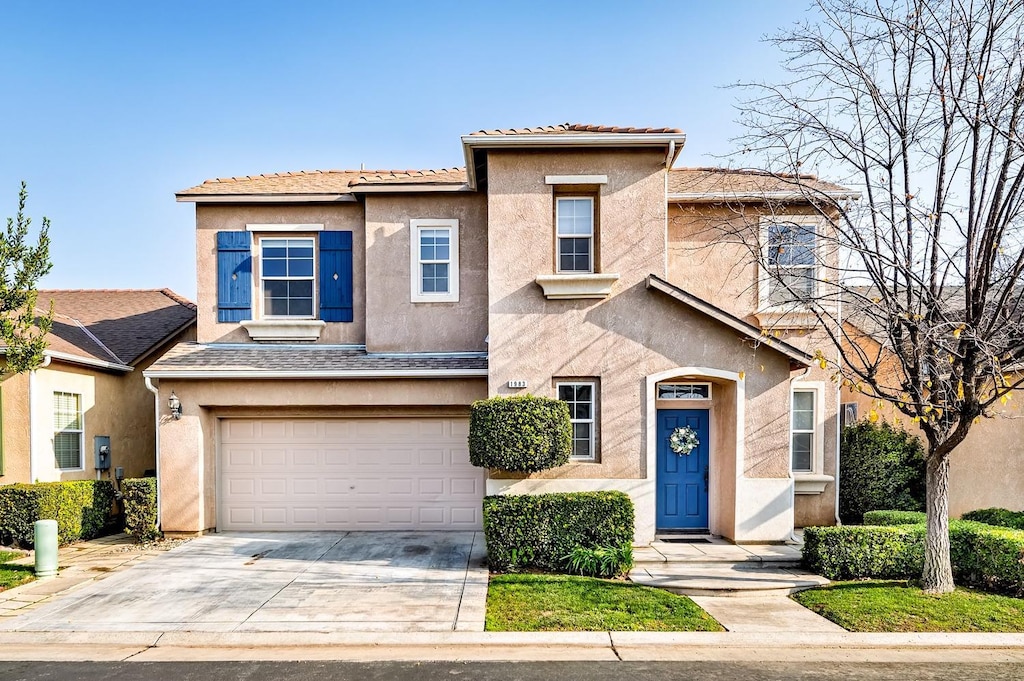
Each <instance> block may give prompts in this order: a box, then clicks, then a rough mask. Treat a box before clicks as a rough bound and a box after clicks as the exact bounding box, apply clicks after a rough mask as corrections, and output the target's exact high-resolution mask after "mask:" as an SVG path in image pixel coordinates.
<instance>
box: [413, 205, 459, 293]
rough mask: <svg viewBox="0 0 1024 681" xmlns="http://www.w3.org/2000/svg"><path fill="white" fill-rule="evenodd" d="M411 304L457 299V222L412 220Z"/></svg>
mask: <svg viewBox="0 0 1024 681" xmlns="http://www.w3.org/2000/svg"><path fill="white" fill-rule="evenodd" d="M410 227H411V232H412V234H411V236H412V239H411V246H412V249H411V253H410V269H411V272H412V282H411V283H412V290H411V294H412V302H414V303H454V302H458V300H459V221H458V220H426V219H423V220H412V221H411V222H410Z"/></svg>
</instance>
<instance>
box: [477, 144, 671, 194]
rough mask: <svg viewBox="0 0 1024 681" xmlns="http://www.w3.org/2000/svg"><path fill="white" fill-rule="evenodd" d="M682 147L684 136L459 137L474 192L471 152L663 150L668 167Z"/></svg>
mask: <svg viewBox="0 0 1024 681" xmlns="http://www.w3.org/2000/svg"><path fill="white" fill-rule="evenodd" d="M685 144H686V134H685V133H681V132H678V133H620V132H613V133H609V132H606V133H593V134H587V133H580V134H575V133H574V134H564V133H563V134H554V135H551V134H543V133H539V134H529V135H463V136H462V150H463V154H464V155H465V157H466V174H467V176H468V178H469V187H470V188H471V189H474V190H475V189H476V186H477V177H476V163H475V161H474V157H473V152H474V151H475V150H477V149H564V148H570V147H571V148H576V149H610V148H630V147H632V148H645V147H647V148H652V147H653V148H665V149H666V150H667V154H666V157H665V167H666V168H671V167H672V164H674V163H675V161H676V159H677V158H678V157H679V154H680V153H681V152H682V150H683V145H685Z"/></svg>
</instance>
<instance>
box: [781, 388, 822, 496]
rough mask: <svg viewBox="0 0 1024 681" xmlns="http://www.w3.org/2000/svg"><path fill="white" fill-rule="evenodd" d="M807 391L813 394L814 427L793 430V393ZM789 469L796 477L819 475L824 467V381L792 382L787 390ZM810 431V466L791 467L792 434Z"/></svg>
mask: <svg viewBox="0 0 1024 681" xmlns="http://www.w3.org/2000/svg"><path fill="white" fill-rule="evenodd" d="M798 392H809V393H811V394H812V395H813V396H814V428H813V430H799V431H798V430H795V429H794V428H793V407H794V406H795V404H796V402H795V400H794V397H793V396H794V394H795V393H798ZM789 393H790V394H789V470H790V472H791V473H792V475H793V476H794V477H796V478H799V477H800V476H807V475H821V474H822V471H823V469H824V467H825V414H824V406H825V383H824V382H822V381H806V382H796V383H793V384H792V386H791V387H790V391H789ZM808 432H809V433H811V447H812V449H811V467H810V468H809V469H800V470H797V469H796V468H794V467H793V435H795V434H796V433H808Z"/></svg>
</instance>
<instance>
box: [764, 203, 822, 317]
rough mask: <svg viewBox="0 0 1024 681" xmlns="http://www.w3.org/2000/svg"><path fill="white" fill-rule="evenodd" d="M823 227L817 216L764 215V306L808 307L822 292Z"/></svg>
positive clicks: (768, 308) (769, 307) (768, 307)
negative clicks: (820, 246)
mask: <svg viewBox="0 0 1024 681" xmlns="http://www.w3.org/2000/svg"><path fill="white" fill-rule="evenodd" d="M819 229H820V221H819V220H818V219H817V218H815V217H813V216H793V217H782V216H777V217H772V218H762V220H761V243H762V244H763V245H764V249H765V250H764V258H763V261H764V270H765V271H762V273H761V277H760V281H759V294H760V295H759V297H760V307H761V309H765V310H770V309H779V308H793V307H806V306H807V304H808V303H809V302H810V301H812V300H814V298H815V297H816V296H817V295H818V278H819V274H818V269H819V257H818V230H819Z"/></svg>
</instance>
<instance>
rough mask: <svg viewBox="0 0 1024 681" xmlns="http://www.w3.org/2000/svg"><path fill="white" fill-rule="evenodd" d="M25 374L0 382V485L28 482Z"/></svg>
mask: <svg viewBox="0 0 1024 681" xmlns="http://www.w3.org/2000/svg"><path fill="white" fill-rule="evenodd" d="M28 384H29V378H28V374H15V375H12V376H6V377H5V378H3V380H2V381H0V407H2V410H0V419H2V420H3V422H2V423H0V428H2V433H3V448H4V452H3V454H4V470H3V474H2V475H0V485H7V484H10V483H13V482H29V478H30V475H31V474H30V472H29V459H28V452H29V417H28V405H29V399H28Z"/></svg>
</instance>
